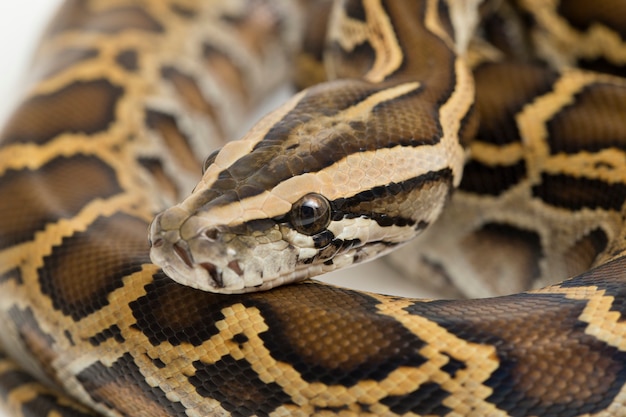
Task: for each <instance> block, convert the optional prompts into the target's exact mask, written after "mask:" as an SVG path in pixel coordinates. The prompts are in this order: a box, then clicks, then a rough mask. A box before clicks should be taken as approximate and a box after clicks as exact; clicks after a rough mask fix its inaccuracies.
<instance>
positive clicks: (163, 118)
mask: <svg viewBox="0 0 626 417" xmlns="http://www.w3.org/2000/svg"><path fill="white" fill-rule="evenodd" d="M146 124H147V125H148V127H149V128H150V129H153V130H156V131H157V132H159V134H160V136H161V138H162V139H163V141H164V142H165V144H166V145H167V147H168V149H169V151H170V152H171V153H172V154H173V155H174V157H175V158H176V160H177V162H178V163H179V164H180V166H181V167H183V168H185V169H187V170H189V171H192V172H200V169H201V167H200V161H199V159H198V158H196V157H195V155H194V151H193V149H192V147H191V145H190V143H189V139H188V138H187V136H186V135H185V134H184V133H183V132H182V131H181V130H180V129H179V128H178V123H177V122H176V119H175V118H174V117H173V116H172V115H169V114H166V113H161V112H158V111H155V110H147V111H146Z"/></svg>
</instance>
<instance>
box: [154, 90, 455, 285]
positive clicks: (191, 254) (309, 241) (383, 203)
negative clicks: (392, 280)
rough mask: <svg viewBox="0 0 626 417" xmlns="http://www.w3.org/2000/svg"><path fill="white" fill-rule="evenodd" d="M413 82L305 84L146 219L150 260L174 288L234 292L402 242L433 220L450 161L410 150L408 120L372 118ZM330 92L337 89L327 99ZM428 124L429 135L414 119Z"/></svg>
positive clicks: (431, 150) (446, 187)
mask: <svg viewBox="0 0 626 417" xmlns="http://www.w3.org/2000/svg"><path fill="white" fill-rule="evenodd" d="M416 87H417V86H416V85H402V86H400V87H399V88H398V89H397V91H391V92H390V91H389V89H387V90H384V93H379V92H378V90H380V86H377V85H371V84H367V83H361V84H358V85H356V86H355V85H351V86H350V88H348V87H347V86H346V85H344V86H343V88H341V89H338V88H337V86H335V88H334V89H331V90H330V91H326V90H324V88H325V87H318V88H314V89H313V90H305V91H304V92H302V93H301V94H300V95H298V96H296V97H295V98H294V99H292V100H291V101H290V102H288V103H287V104H285V105H284V106H282V107H281V108H279V109H278V110H276V111H275V112H274V113H271V114H270V115H269V116H267V117H266V118H264V119H263V120H262V121H261V122H259V123H258V124H257V125H256V126H255V127H254V128H253V129H252V130H251V131H250V132H249V133H248V134H247V136H245V137H244V138H243V139H241V140H239V141H236V142H231V143H228V144H227V145H225V146H224V147H223V148H222V149H221V150H220V151H218V152H216V153H214V154H213V155H212V156H210V157H209V158H208V160H207V162H206V163H205V172H204V174H203V177H202V179H201V181H200V182H199V184H198V185H197V186H196V188H195V190H194V191H193V192H192V194H191V195H190V196H189V197H188V198H187V199H185V200H184V201H183V202H182V203H180V204H179V205H177V206H174V207H172V208H170V209H168V210H166V211H164V212H163V213H161V214H159V215H158V216H157V217H156V218H155V220H154V221H153V223H152V225H151V231H150V241H151V244H152V248H151V259H152V260H153V262H155V263H156V264H158V265H159V266H161V267H162V268H163V270H164V272H165V273H166V274H167V275H169V276H170V277H171V278H173V279H174V280H176V281H178V282H179V283H182V284H184V285H187V286H191V287H195V288H199V289H202V290H206V291H212V292H222V293H239V292H249V291H258V290H265V289H269V288H272V287H275V286H277V285H281V284H284V283H288V282H293V281H297V280H302V279H306V278H309V277H312V276H315V275H319V274H322V273H325V272H328V271H332V270H335V269H339V268H343V267H346V266H350V265H354V264H356V263H358V262H361V261H363V260H367V259H372V258H374V257H375V256H378V255H380V254H383V253H385V252H387V251H389V250H390V249H391V248H393V247H395V246H397V245H398V244H401V243H404V242H406V241H408V240H409V239H411V238H412V237H414V236H415V235H416V234H417V233H418V232H419V231H421V230H422V229H423V228H424V227H425V226H426V225H428V224H429V223H431V222H433V221H434V220H435V219H436V217H437V216H438V214H439V212H440V211H441V208H442V206H443V204H444V202H445V199H446V197H447V196H448V195H449V193H450V190H451V188H452V183H453V182H455V180H454V178H455V176H456V174H455V170H457V171H458V170H460V169H461V168H460V167H458V166H456V165H458V164H456V165H455V164H454V163H451V161H450V160H449V159H448V156H446V154H445V151H446V150H445V149H443V148H444V147H445V146H447V145H446V144H445V143H442V141H440V140H438V141H437V143H434V144H432V145H430V146H424V149H423V150H422V151H421V152H415V150H416V149H415V148H416V147H420V146H421V145H420V144H422V143H423V142H425V139H423V138H419V137H417V138H416V137H415V134H414V132H415V131H416V129H415V128H414V127H412V126H409V124H410V123H415V121H411V120H410V117H405V118H399V119H398V120H397V121H396V122H395V123H394V125H393V126H392V127H391V128H388V127H381V126H382V125H381V123H380V120H379V118H380V117H395V116H394V112H395V109H394V108H392V106H390V107H389V108H387V107H384V106H381V103H385V100H391V101H393V102H394V103H395V102H396V101H401V100H399V97H403V95H405V94H409V95H411V94H412V93H414V92H415V88H416ZM333 91H340V92H341V96H340V97H335V98H334V99H333V98H332V97H331V98H330V99H329V95H332V94H333ZM376 94H382V96H381V97H379V98H377V97H375V96H376ZM346 97H347V98H346ZM363 98H365V100H364V101H367V100H368V99H369V100H370V102H369V103H365V104H363V102H362V101H359V100H363ZM320 102H323V103H326V105H325V106H320ZM329 103H330V104H329ZM405 104H406V103H405ZM375 106H378V110H377V111H376V114H375V116H374V114H373V107H375ZM387 111H388V112H390V114H386V113H385V112H387ZM418 122H421V119H420V120H418ZM405 125H406V126H405ZM435 127H436V126H435ZM429 130H433V134H437V131H436V129H430V127H429V126H426V127H424V126H422V128H421V131H422V132H425V133H426V134H430V131H429ZM417 131H420V129H417ZM403 135H405V136H403ZM461 152H462V150H461ZM457 156H458V155H457ZM460 159H461V160H462V158H460Z"/></svg>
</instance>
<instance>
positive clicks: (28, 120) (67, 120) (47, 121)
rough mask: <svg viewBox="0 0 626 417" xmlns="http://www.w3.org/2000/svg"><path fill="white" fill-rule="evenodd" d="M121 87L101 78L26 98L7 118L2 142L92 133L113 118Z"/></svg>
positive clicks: (43, 139)
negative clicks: (11, 115)
mask: <svg viewBox="0 0 626 417" xmlns="http://www.w3.org/2000/svg"><path fill="white" fill-rule="evenodd" d="M123 93H124V89H123V88H122V87H119V86H116V85H114V84H111V82H110V81H108V80H105V79H100V80H94V81H76V82H74V83H73V84H70V85H68V86H66V87H64V88H61V89H59V90H57V91H55V92H53V93H50V94H48V95H39V96H34V97H32V98H30V99H28V100H26V101H25V102H24V103H23V104H22V105H21V106H20V107H19V108H18V109H17V111H16V112H15V113H14V115H13V117H12V118H11V119H9V121H8V123H7V125H6V126H5V128H4V131H3V133H2V136H1V139H0V141H1V142H3V143H4V144H12V143H27V142H33V143H37V144H45V143H47V142H49V141H51V140H52V139H54V138H55V137H56V136H57V135H59V134H61V133H84V134H88V135H91V134H94V133H98V132H101V131H104V130H106V129H107V128H108V127H109V125H110V124H111V123H113V121H114V119H115V109H116V105H117V102H118V100H119V99H120V98H121V96H122V94H123Z"/></svg>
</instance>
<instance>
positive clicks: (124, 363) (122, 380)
mask: <svg viewBox="0 0 626 417" xmlns="http://www.w3.org/2000/svg"><path fill="white" fill-rule="evenodd" d="M76 378H77V379H78V381H79V382H80V383H81V384H82V386H83V388H84V389H85V390H86V391H87V392H88V393H89V395H90V396H91V399H92V400H93V401H94V402H96V403H99V404H104V405H105V406H106V407H108V408H109V409H112V410H117V411H118V412H119V413H120V414H122V415H125V416H139V415H149V416H154V417H171V416H177V417H178V416H180V417H183V416H185V415H186V414H185V406H183V405H182V404H181V403H180V402H176V401H171V400H169V399H168V398H167V397H166V395H165V393H164V392H163V391H162V390H161V389H159V388H158V387H152V386H150V385H148V384H147V383H146V382H145V376H144V375H143V374H142V373H141V372H140V370H139V368H138V367H137V365H136V364H135V361H134V360H133V357H132V356H131V355H130V354H129V353H126V354H124V355H123V356H122V357H121V358H119V359H118V360H117V361H115V362H114V363H113V364H112V365H111V366H110V367H109V366H106V365H104V364H102V363H101V362H96V363H94V364H93V365H90V366H89V367H87V368H86V369H84V370H83V371H81V372H80V373H79V374H78V375H77V376H76Z"/></svg>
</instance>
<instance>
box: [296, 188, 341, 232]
mask: <svg viewBox="0 0 626 417" xmlns="http://www.w3.org/2000/svg"><path fill="white" fill-rule="evenodd" d="M289 215H290V218H291V224H292V225H293V227H294V228H295V229H296V231H297V232H299V233H302V234H304V235H307V236H312V235H316V234H318V233H320V232H323V231H324V230H325V229H326V227H328V225H329V224H330V216H331V209H330V203H329V202H328V200H327V199H326V198H325V197H324V196H322V195H319V194H313V193H312V194H307V195H305V196H304V197H302V198H301V199H300V200H298V201H296V202H295V203H294V204H293V205H292V206H291V212H290V213H289Z"/></svg>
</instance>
